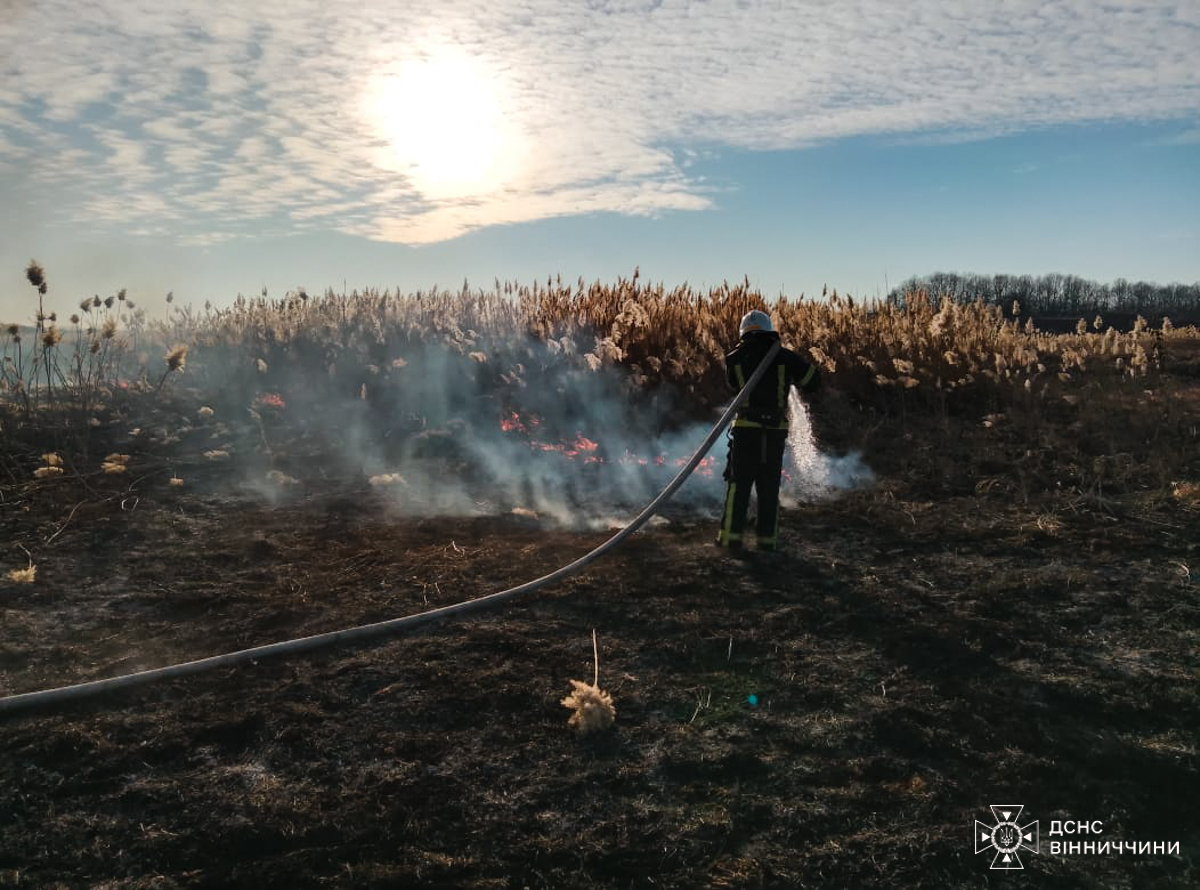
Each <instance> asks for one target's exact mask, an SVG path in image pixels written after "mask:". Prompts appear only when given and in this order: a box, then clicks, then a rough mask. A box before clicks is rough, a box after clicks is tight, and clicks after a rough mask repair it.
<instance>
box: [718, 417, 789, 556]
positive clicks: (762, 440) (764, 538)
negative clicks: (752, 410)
mask: <svg viewBox="0 0 1200 890" xmlns="http://www.w3.org/2000/svg"><path fill="white" fill-rule="evenodd" d="M786 444H787V430H786V429H784V430H777V429H764V428H762V427H734V428H733V433H732V436H731V441H730V444H729V458H728V460H727V462H726V465H725V481H726V483H727V486H726V489H725V512H724V514H723V515H722V517H721V533H720V535H719V537H718V538H717V543H719V544H720V545H721V546H723V547H729V546H740V545H741V542H742V534H743V532H744V531H745V528H746V513H747V511H748V510H749V508H750V490H751V488H753V489H754V491H755V493H756V494H757V495H758V520H757V522H756V525H755V532H756V534H757V543H758V546H759V548H760V549H763V550H773V549H775V547H776V545H777V542H778V538H779V482H780V477H781V476H782V474H783V449H784V446H785V445H786Z"/></svg>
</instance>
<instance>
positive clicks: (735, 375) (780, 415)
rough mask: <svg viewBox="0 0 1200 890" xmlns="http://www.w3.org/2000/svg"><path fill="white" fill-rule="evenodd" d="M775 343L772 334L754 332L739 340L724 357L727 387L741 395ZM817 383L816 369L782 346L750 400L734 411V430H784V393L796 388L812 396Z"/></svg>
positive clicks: (786, 425)
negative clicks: (744, 428)
mask: <svg viewBox="0 0 1200 890" xmlns="http://www.w3.org/2000/svg"><path fill="white" fill-rule="evenodd" d="M778 339H779V334H778V333H777V332H775V331H754V332H752V333H749V334H747V335H746V336H745V337H743V338H742V342H741V343H739V344H738V346H737V348H736V349H734V350H733V352H731V353H729V354H728V355H727V356H725V372H726V375H727V377H728V379H729V386H730V387H731V388H732V389H733V391H734V392H741V391H742V387H743V386H745V385H746V381H747V380H749V379H750V376H751V375H752V374H753V373H754V369H755V368H757V367H758V363H759V362H760V361H762V358H763V356H764V355H766V354H767V350H768V349H770V348H771V344H772V343H774V342H775V341H776V340H778ZM820 381H821V377H820V374H819V373H818V372H817V366H816V365H814V364H812V363H810V362H807V361H805V360H804V359H802V358H801V357H800V356H799V355H797V354H796V353H795V352H792V350H790V349H788V348H787V347H786V346H784V347H781V348H780V350H779V352H777V353H775V358H774V359H773V360H772V362H771V367H769V368H768V369H767V371H766V373H765V374H763V376H762V379H761V380H759V381H758V385H757V386H756V387H754V390H753V391H752V392H751V393H750V398H749V399H747V400H746V401H745V403H743V405H742V407H741V408H739V409H738V413H737V417H736V418H735V419H734V421H733V425H734V426H735V427H757V428H765V429H776V430H785V429H787V428H788V410H787V409H788V390H789V389H790V388H791V387H792V386H797V387H799V388H800V390H801V391H802V392H812V391H813V390H815V389H816V388H817V386H818V385H819V383H820Z"/></svg>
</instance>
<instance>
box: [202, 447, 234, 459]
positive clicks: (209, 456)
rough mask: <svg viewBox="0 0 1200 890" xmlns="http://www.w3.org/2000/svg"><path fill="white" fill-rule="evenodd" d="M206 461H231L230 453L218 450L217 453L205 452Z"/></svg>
mask: <svg viewBox="0 0 1200 890" xmlns="http://www.w3.org/2000/svg"><path fill="white" fill-rule="evenodd" d="M204 457H205V459H206V460H229V452H228V451H223V450H221V449H217V450H216V451H206V452H204Z"/></svg>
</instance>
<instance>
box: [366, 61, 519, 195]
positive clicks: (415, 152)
mask: <svg viewBox="0 0 1200 890" xmlns="http://www.w3.org/2000/svg"><path fill="white" fill-rule="evenodd" d="M506 100H507V97H506V95H505V94H504V91H503V88H502V86H501V83H500V79H499V78H498V77H497V76H495V72H494V71H492V70H489V66H488V65H487V64H486V63H485V62H484V61H483V60H481V59H480V58H478V57H475V56H472V55H470V54H468V53H466V52H464V51H462V50H460V49H457V48H451V47H446V48H440V49H436V50H433V51H429V52H425V53H423V54H422V55H421V56H420V57H416V58H410V59H404V60H402V61H399V62H395V63H392V64H390V65H388V66H387V67H386V68H385V69H384V70H383V71H381V72H380V73H379V74H377V75H376V76H374V77H373V78H372V80H371V81H370V83H369V84H368V87H367V89H366V92H365V94H364V99H363V110H364V113H365V115H366V117H367V119H368V123H369V125H370V126H371V128H372V129H373V131H374V132H375V134H376V136H377V137H378V138H379V139H380V140H381V141H382V143H383V148H382V151H381V152H380V154H379V155H378V158H379V162H380V164H381V165H382V166H384V167H385V168H386V169H390V170H394V171H395V172H397V173H400V174H401V175H403V176H404V177H405V178H407V179H408V181H409V182H410V184H412V186H413V187H414V188H416V189H417V190H418V191H419V192H420V193H421V194H422V196H423V197H425V198H428V199H431V200H444V199H454V198H469V197H478V196H482V195H487V194H489V193H492V192H495V191H498V190H500V189H502V188H504V187H505V185H507V184H509V183H510V181H511V179H512V177H513V176H514V175H515V173H516V172H517V169H518V167H519V162H520V157H521V153H520V150H519V140H518V138H517V134H516V128H515V125H514V124H513V122H512V118H511V114H510V113H509V111H508V108H507V107H506V106H507V104H508V103H507V101H506Z"/></svg>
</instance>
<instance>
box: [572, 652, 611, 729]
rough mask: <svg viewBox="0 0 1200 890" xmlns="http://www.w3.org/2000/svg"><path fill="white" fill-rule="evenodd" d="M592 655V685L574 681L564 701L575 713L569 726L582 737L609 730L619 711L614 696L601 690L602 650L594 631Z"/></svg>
mask: <svg viewBox="0 0 1200 890" xmlns="http://www.w3.org/2000/svg"><path fill="white" fill-rule="evenodd" d="M592 655H593V657H594V658H595V665H596V673H595V676H594V677H593V680H592V682H591V683H590V684H588V683H584V682H582V681H581V680H572V681H571V685H572V686H573V687H574V689H573V690H572V691H571V694H570V695H568V696H567V697H566V698H564V699H563V700H562V705H563V707H565V708H570V709H571V710H572V711H573V712H574V713H573V714H571V718H570V719H569V720H568V721H567V725H568V726H573V727H575V729H576V730H578V731H579V733H580V734H581V735H586V734H587V733H589V732H594V731H596V730H600V729H608V727H610V726H612V725H613V721H614V720H616V717H617V709H616V708H615V707H613V700H612V696H611V695H609V694H608V693H607V692H605V691H604V690H602V689H601V688H600V685H599V684H600V649H599V647H598V646H597V644H596V632H595V631H594V630H593V631H592Z"/></svg>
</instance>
